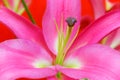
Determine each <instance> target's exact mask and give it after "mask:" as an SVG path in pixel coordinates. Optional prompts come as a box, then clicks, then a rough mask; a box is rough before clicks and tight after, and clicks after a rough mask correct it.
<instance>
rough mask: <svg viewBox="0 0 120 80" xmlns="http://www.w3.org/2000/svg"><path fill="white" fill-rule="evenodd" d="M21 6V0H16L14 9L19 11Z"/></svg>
mask: <svg viewBox="0 0 120 80" xmlns="http://www.w3.org/2000/svg"><path fill="white" fill-rule="evenodd" d="M19 6H20V0H14V11H15V12H18V11H19Z"/></svg>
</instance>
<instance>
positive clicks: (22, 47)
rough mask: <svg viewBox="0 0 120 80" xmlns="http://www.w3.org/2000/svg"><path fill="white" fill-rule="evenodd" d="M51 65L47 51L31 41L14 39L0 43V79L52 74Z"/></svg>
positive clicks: (37, 76) (12, 79) (9, 79)
mask: <svg viewBox="0 0 120 80" xmlns="http://www.w3.org/2000/svg"><path fill="white" fill-rule="evenodd" d="M44 62H45V63H44ZM51 65H52V58H51V57H50V55H49V54H48V53H47V51H46V50H45V49H44V48H43V47H41V46H39V45H37V44H35V43H33V42H31V41H28V40H22V39H15V40H8V41H5V42H3V43H1V44H0V79H1V80H14V79H18V78H34V79H37V78H44V77H50V76H54V75H55V74H56V71H55V69H54V68H52V67H51V68H50V67H49V66H51ZM46 67H48V68H46Z"/></svg>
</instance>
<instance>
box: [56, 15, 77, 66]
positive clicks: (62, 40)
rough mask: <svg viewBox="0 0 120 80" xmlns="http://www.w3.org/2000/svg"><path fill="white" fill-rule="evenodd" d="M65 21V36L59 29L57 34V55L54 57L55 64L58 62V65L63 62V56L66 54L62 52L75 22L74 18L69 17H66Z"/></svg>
mask: <svg viewBox="0 0 120 80" xmlns="http://www.w3.org/2000/svg"><path fill="white" fill-rule="evenodd" d="M66 22H67V24H68V27H67V32H66V36H65V37H64V35H63V32H61V31H60V33H59V35H58V55H57V58H56V64H59V65H62V64H63V61H64V57H65V54H66V53H64V51H65V48H66V45H67V43H68V40H69V38H70V35H71V32H72V28H73V26H74V24H75V23H76V19H75V18H71V17H69V18H67V20H66Z"/></svg>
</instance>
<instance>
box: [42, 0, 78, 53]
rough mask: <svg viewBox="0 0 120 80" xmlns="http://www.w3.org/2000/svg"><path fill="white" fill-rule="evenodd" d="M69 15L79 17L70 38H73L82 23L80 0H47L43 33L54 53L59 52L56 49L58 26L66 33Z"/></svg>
mask: <svg viewBox="0 0 120 80" xmlns="http://www.w3.org/2000/svg"><path fill="white" fill-rule="evenodd" d="M53 5H54V7H53ZM68 17H74V18H76V19H77V24H76V25H75V26H74V29H73V32H72V34H71V38H70V39H72V38H73V37H74V35H75V34H76V32H77V30H78V28H79V25H80V0H47V9H46V12H45V14H44V17H43V23H42V25H43V34H44V37H45V40H46V42H47V45H48V47H49V48H50V49H51V51H53V52H54V53H57V50H56V49H55V48H56V46H55V45H56V41H57V39H58V33H57V29H56V26H57V27H58V29H59V30H60V29H63V33H64V34H65V32H66V28H67V23H66V21H65V20H66V19H67V18H68ZM56 24H57V25H56Z"/></svg>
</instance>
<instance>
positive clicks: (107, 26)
mask: <svg viewBox="0 0 120 80" xmlns="http://www.w3.org/2000/svg"><path fill="white" fill-rule="evenodd" d="M119 14H120V10H117V11H113V12H110V13H107V14H106V15H104V16H102V17H101V18H99V19H97V20H96V21H94V22H93V23H92V24H91V25H89V26H87V27H86V28H85V29H84V30H83V31H82V32H81V33H80V34H79V35H78V37H77V38H76V40H75V41H74V43H73V45H72V47H71V49H75V48H79V47H82V46H85V45H87V44H92V43H97V42H99V41H100V40H101V39H102V38H103V37H105V36H106V35H107V34H108V33H110V32H112V31H113V30H115V29H117V28H119V27H120V15H119Z"/></svg>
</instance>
